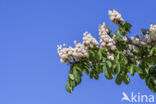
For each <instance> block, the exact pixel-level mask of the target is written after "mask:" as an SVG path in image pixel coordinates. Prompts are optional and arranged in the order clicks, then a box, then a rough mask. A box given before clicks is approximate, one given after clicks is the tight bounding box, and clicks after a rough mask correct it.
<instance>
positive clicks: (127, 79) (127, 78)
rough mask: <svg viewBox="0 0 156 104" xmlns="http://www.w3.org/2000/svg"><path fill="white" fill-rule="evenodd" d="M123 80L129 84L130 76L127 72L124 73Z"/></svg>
mask: <svg viewBox="0 0 156 104" xmlns="http://www.w3.org/2000/svg"><path fill="white" fill-rule="evenodd" d="M123 81H124V82H125V84H129V82H130V78H129V76H128V75H127V74H124V75H123Z"/></svg>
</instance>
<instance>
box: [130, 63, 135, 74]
mask: <svg viewBox="0 0 156 104" xmlns="http://www.w3.org/2000/svg"><path fill="white" fill-rule="evenodd" d="M128 72H129V73H130V74H131V75H132V76H134V73H135V69H134V68H133V65H130V67H129V68H128Z"/></svg>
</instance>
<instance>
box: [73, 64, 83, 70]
mask: <svg viewBox="0 0 156 104" xmlns="http://www.w3.org/2000/svg"><path fill="white" fill-rule="evenodd" d="M74 68H75V69H77V70H79V71H82V69H81V68H80V67H79V66H77V65H75V66H74Z"/></svg>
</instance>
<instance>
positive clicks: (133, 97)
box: [121, 92, 155, 104]
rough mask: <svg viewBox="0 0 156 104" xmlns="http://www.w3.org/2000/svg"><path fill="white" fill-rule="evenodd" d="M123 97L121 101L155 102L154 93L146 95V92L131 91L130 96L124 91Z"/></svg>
mask: <svg viewBox="0 0 156 104" xmlns="http://www.w3.org/2000/svg"><path fill="white" fill-rule="evenodd" d="M122 95H123V97H122V99H121V102H124V101H127V102H131V103H139V104H140V103H154V100H155V99H154V95H146V94H141V93H139V92H138V93H137V94H135V93H134V92H131V94H130V96H128V95H127V94H126V93H125V92H122Z"/></svg>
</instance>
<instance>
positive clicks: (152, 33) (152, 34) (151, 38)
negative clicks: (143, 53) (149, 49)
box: [146, 24, 156, 43]
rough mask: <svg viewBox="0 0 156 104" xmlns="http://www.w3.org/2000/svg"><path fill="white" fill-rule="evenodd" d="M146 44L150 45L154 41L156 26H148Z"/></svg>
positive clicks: (155, 39) (155, 38)
mask: <svg viewBox="0 0 156 104" xmlns="http://www.w3.org/2000/svg"><path fill="white" fill-rule="evenodd" d="M146 41H147V43H151V42H152V41H156V25H154V24H151V25H150V33H149V34H146Z"/></svg>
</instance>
